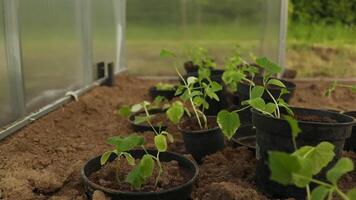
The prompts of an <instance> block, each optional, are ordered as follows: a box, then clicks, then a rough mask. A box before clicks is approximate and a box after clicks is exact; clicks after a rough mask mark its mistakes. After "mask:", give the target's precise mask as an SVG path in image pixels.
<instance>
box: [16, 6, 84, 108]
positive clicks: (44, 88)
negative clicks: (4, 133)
mask: <svg viewBox="0 0 356 200" xmlns="http://www.w3.org/2000/svg"><path fill="white" fill-rule="evenodd" d="M78 1H79V0H60V1H58V0H57V1H54V0H52V1H48V0H26V1H20V5H19V15H20V17H19V18H20V30H21V32H20V37H21V45H22V64H23V66H22V69H23V77H24V85H25V89H24V90H25V103H26V112H27V113H30V112H33V111H35V110H37V109H39V108H41V107H43V106H44V105H46V104H48V103H50V102H52V101H54V100H55V99H58V98H59V97H62V96H64V94H65V93H66V92H67V91H68V90H74V89H77V88H79V87H80V86H82V85H83V80H84V75H83V74H84V67H83V66H84V65H83V58H82V49H81V45H82V44H81V35H80V28H81V24H80V22H81V21H80V14H79V12H77V11H78V10H77V8H78V7H77V6H76V4H77V3H78Z"/></svg>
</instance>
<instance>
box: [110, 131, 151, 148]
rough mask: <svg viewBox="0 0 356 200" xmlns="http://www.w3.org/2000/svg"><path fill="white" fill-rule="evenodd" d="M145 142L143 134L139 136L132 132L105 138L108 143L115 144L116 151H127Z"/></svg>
mask: <svg viewBox="0 0 356 200" xmlns="http://www.w3.org/2000/svg"><path fill="white" fill-rule="evenodd" d="M144 142H145V138H144V137H143V136H139V135H137V134H133V135H130V136H127V137H120V136H115V137H110V138H109V139H108V140H107V143H108V144H112V145H115V146H116V149H117V151H118V153H122V152H126V151H129V150H131V149H133V148H135V147H137V146H141V145H142V144H143V143H144Z"/></svg>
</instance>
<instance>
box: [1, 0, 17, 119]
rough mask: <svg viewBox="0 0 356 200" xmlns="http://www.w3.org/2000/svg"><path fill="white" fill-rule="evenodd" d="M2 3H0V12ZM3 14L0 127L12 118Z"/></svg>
mask: <svg viewBox="0 0 356 200" xmlns="http://www.w3.org/2000/svg"><path fill="white" fill-rule="evenodd" d="M3 9H4V8H3V1H2V0H1V1H0V11H2V10H3ZM4 31H5V30H4V13H3V12H1V13H0V126H3V125H5V124H7V123H9V122H11V121H12V120H13V118H14V116H13V114H12V112H11V99H10V91H9V80H8V73H7V63H6V52H5V35H4Z"/></svg>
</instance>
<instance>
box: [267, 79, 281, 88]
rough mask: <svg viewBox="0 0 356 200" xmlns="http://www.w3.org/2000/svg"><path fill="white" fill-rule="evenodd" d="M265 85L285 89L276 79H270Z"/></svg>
mask: <svg viewBox="0 0 356 200" xmlns="http://www.w3.org/2000/svg"><path fill="white" fill-rule="evenodd" d="M267 85H275V86H278V87H281V88H285V87H286V85H284V83H283V82H282V81H280V80H278V79H270V80H268V82H267Z"/></svg>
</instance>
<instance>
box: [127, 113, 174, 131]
mask: <svg viewBox="0 0 356 200" xmlns="http://www.w3.org/2000/svg"><path fill="white" fill-rule="evenodd" d="M148 112H149V114H150V115H153V114H157V113H164V112H165V111H164V110H162V109H151V110H149V111H148ZM144 114H145V111H141V112H136V113H133V114H132V115H131V116H130V117H129V122H130V124H131V127H132V130H133V131H134V132H145V131H153V129H152V127H151V126H150V125H148V124H147V123H146V122H144V123H141V124H135V116H138V115H144ZM153 128H154V129H155V130H156V131H157V132H159V131H160V130H161V131H165V130H167V125H165V124H162V125H161V126H158V125H156V124H153Z"/></svg>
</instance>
